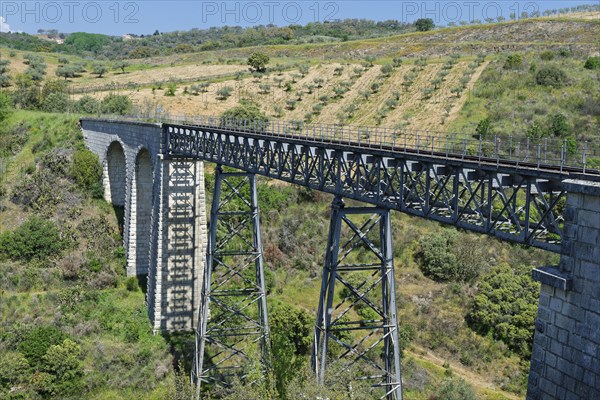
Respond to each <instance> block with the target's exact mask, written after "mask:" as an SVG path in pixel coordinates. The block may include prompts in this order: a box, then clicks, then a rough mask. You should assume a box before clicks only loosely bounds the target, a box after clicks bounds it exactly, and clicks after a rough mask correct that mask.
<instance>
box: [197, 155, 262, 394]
mask: <svg viewBox="0 0 600 400" xmlns="http://www.w3.org/2000/svg"><path fill="white" fill-rule="evenodd" d="M210 215H211V218H210V225H209V240H208V246H207V255H206V258H207V263H206V268H205V272H204V283H203V287H202V294H201V305H200V307H201V309H200V313H199V320H198V328H197V329H196V353H195V355H194V368H193V369H192V382H193V383H195V384H196V399H199V398H200V388H201V385H203V384H207V383H210V384H214V385H219V386H230V385H231V383H232V379H233V378H234V377H236V376H237V377H238V378H240V379H242V380H244V379H245V377H246V375H247V372H248V371H247V368H248V367H251V366H252V364H253V362H255V361H259V362H260V364H261V365H262V368H263V369H264V372H265V373H264V374H263V376H265V377H266V376H267V371H268V369H269V368H270V349H269V343H270V342H269V323H268V317H267V300H266V287H265V279H264V262H263V250H262V242H261V236H260V220H259V209H258V196H257V190H256V175H254V174H251V173H245V172H223V170H222V167H221V166H220V165H219V166H218V167H217V170H216V173H215V191H214V197H213V202H212V208H211V214H210ZM253 343H257V344H258V346H259V348H258V350H257V351H256V352H257V353H259V354H258V355H256V354H254V352H253V349H252V344H253ZM257 358H260V360H258V359H257Z"/></svg>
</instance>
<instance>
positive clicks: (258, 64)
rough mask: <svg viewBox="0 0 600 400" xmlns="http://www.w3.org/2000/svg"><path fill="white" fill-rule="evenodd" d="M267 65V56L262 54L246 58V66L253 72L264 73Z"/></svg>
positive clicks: (253, 54)
mask: <svg viewBox="0 0 600 400" xmlns="http://www.w3.org/2000/svg"><path fill="white" fill-rule="evenodd" d="M267 64H269V56H267V55H266V54H264V53H258V52H257V53H252V55H250V57H248V65H249V66H250V69H251V70H253V71H257V72H265V71H266V70H267Z"/></svg>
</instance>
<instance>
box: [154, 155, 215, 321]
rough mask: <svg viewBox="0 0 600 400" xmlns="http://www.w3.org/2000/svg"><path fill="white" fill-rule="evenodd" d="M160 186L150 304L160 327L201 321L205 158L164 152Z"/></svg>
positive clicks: (155, 187) (158, 185) (156, 211)
mask: <svg viewBox="0 0 600 400" xmlns="http://www.w3.org/2000/svg"><path fill="white" fill-rule="evenodd" d="M158 168H159V169H160V170H159V171H158V173H157V176H158V179H157V181H158V182H156V183H155V185H154V190H155V194H154V198H155V199H157V201H155V204H154V206H153V210H152V229H153V231H152V235H151V240H152V242H151V244H150V249H151V254H150V265H151V266H150V269H149V274H148V292H147V303H148V311H149V315H150V319H151V320H152V323H153V326H154V329H155V330H156V331H171V332H172V331H192V330H194V327H195V326H196V324H197V321H198V307H199V304H200V287H201V285H202V277H203V274H204V265H205V261H206V258H205V252H206V244H207V237H206V236H207V228H206V202H205V189H204V163H203V162H201V161H197V160H193V159H180V158H177V159H165V158H163V157H162V156H160V157H159V162H158Z"/></svg>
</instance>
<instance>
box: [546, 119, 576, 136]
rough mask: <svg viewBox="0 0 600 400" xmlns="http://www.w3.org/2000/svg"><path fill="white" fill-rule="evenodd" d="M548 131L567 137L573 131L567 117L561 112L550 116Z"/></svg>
mask: <svg viewBox="0 0 600 400" xmlns="http://www.w3.org/2000/svg"><path fill="white" fill-rule="evenodd" d="M548 125H549V127H548V131H549V133H550V134H551V135H554V136H556V137H563V138H564V137H567V136H569V134H570V133H571V127H570V126H569V123H568V121H567V117H565V116H564V115H563V114H561V113H556V114H553V115H551V116H550V117H549V121H548Z"/></svg>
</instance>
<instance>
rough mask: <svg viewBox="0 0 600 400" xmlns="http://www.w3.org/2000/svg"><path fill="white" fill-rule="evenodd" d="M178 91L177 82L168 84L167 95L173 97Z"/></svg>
mask: <svg viewBox="0 0 600 400" xmlns="http://www.w3.org/2000/svg"><path fill="white" fill-rule="evenodd" d="M176 92H177V84H175V83H170V84H169V86H167V90H165V96H169V97H173V96H175V93H176Z"/></svg>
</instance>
